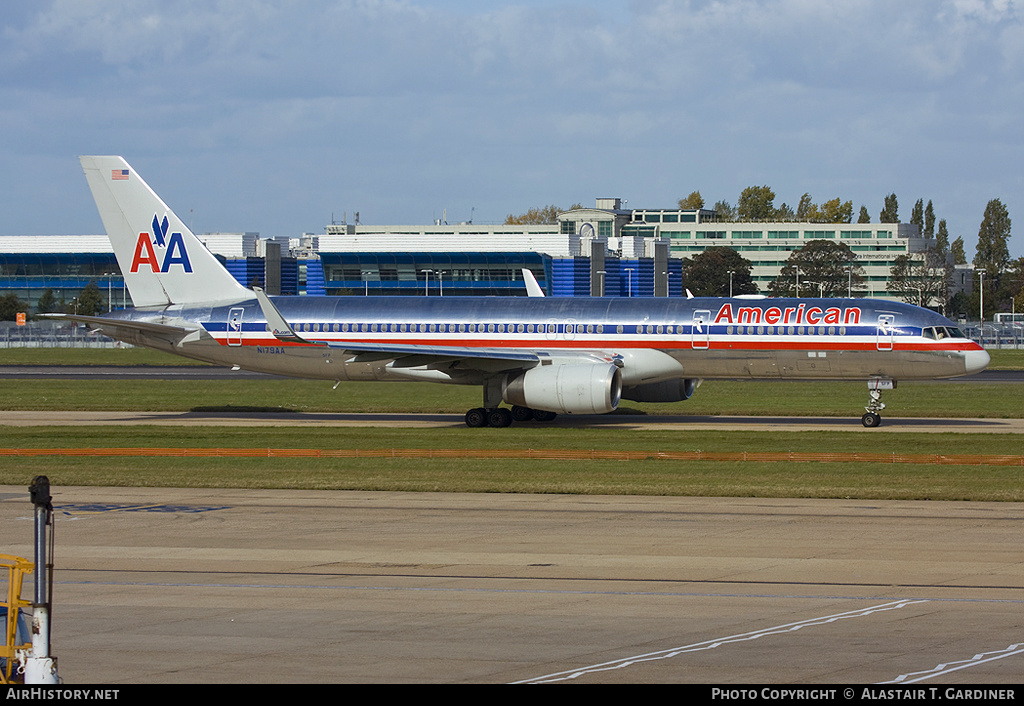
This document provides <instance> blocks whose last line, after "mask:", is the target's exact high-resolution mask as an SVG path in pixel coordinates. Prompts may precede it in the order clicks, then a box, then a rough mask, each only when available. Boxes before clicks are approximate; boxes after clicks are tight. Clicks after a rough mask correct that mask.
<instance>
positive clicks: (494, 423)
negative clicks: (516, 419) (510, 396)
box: [487, 407, 512, 427]
mask: <svg viewBox="0 0 1024 706" xmlns="http://www.w3.org/2000/svg"><path fill="white" fill-rule="evenodd" d="M511 424H512V413H511V412H510V411H508V410H507V409H505V408H504V407H496V408H494V409H492V410H491V411H489V412H488V413H487V426H490V427H507V426H509V425H511Z"/></svg>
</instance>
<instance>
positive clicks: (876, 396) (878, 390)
mask: <svg viewBox="0 0 1024 706" xmlns="http://www.w3.org/2000/svg"><path fill="white" fill-rule="evenodd" d="M895 389H896V381H895V380H883V379H882V378H872V379H870V380H868V394H869V395H871V401H870V402H868V406H867V407H865V408H864V409H865V410H866V411H865V412H864V416H863V417H861V418H860V423H861V424H863V425H864V426H866V427H867V428H869V429H873V428H874V427H877V426H880V425H881V424H882V415H881V414H879V412H881V411H882V410H883V409H885V403H884V402H882V390H895Z"/></svg>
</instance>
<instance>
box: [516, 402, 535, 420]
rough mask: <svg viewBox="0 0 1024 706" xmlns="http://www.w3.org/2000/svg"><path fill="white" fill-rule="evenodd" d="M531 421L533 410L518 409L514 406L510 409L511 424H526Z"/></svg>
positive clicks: (527, 408) (526, 408)
mask: <svg viewBox="0 0 1024 706" xmlns="http://www.w3.org/2000/svg"><path fill="white" fill-rule="evenodd" d="M531 419H533V410H532V409H530V408H529V407H520V406H519V405H515V406H514V407H513V408H512V421H513V422H528V421H530V420H531Z"/></svg>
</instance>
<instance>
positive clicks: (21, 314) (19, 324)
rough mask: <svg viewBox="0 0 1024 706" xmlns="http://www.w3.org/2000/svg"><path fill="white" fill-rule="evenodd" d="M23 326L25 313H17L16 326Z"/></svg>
mask: <svg viewBox="0 0 1024 706" xmlns="http://www.w3.org/2000/svg"><path fill="white" fill-rule="evenodd" d="M24 325H25V312H24V311H19V312H18V326H24Z"/></svg>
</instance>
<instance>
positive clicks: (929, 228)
mask: <svg viewBox="0 0 1024 706" xmlns="http://www.w3.org/2000/svg"><path fill="white" fill-rule="evenodd" d="M924 237H926V238H934V237H935V209H934V208H933V207H932V202H931V200H930V199H929V200H928V205H927V206H925V207H924Z"/></svg>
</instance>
